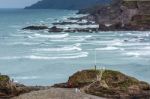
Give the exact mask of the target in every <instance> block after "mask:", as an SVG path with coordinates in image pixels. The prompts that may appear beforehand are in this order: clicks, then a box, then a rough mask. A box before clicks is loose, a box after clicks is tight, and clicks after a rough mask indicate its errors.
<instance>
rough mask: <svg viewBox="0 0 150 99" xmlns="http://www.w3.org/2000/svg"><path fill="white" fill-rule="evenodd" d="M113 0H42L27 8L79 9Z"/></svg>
mask: <svg viewBox="0 0 150 99" xmlns="http://www.w3.org/2000/svg"><path fill="white" fill-rule="evenodd" d="M110 1H111V0H42V1H39V2H37V3H36V4H33V5H31V6H29V7H26V8H25V9H69V10H78V9H82V8H87V7H90V6H92V5H95V4H106V3H108V2H110Z"/></svg>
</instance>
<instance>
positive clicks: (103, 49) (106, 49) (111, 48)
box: [95, 46, 123, 51]
mask: <svg viewBox="0 0 150 99" xmlns="http://www.w3.org/2000/svg"><path fill="white" fill-rule="evenodd" d="M118 49H119V48H117V47H113V46H108V47H105V48H96V49H95V50H99V51H109V50H118ZM120 50H123V49H120Z"/></svg>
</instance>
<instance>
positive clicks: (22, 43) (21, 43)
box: [5, 42, 39, 46]
mask: <svg viewBox="0 0 150 99" xmlns="http://www.w3.org/2000/svg"><path fill="white" fill-rule="evenodd" d="M38 44H39V43H31V42H13V43H5V45H12V46H14V45H15V46H17V45H38Z"/></svg>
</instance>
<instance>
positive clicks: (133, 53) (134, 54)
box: [123, 51, 150, 57]
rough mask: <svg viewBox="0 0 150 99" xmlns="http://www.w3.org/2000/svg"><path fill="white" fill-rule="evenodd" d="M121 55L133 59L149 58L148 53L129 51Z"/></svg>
mask: <svg viewBox="0 0 150 99" xmlns="http://www.w3.org/2000/svg"><path fill="white" fill-rule="evenodd" d="M123 55H126V56H131V57H132V56H133V57H140V56H141V57H143V56H147V57H149V56H150V51H129V52H126V53H124V54H123Z"/></svg>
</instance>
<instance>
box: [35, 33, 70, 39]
mask: <svg viewBox="0 0 150 99" xmlns="http://www.w3.org/2000/svg"><path fill="white" fill-rule="evenodd" d="M67 36H69V34H68V33H66V34H58V35H45V34H34V37H37V38H53V39H59V38H65V37H67Z"/></svg>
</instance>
